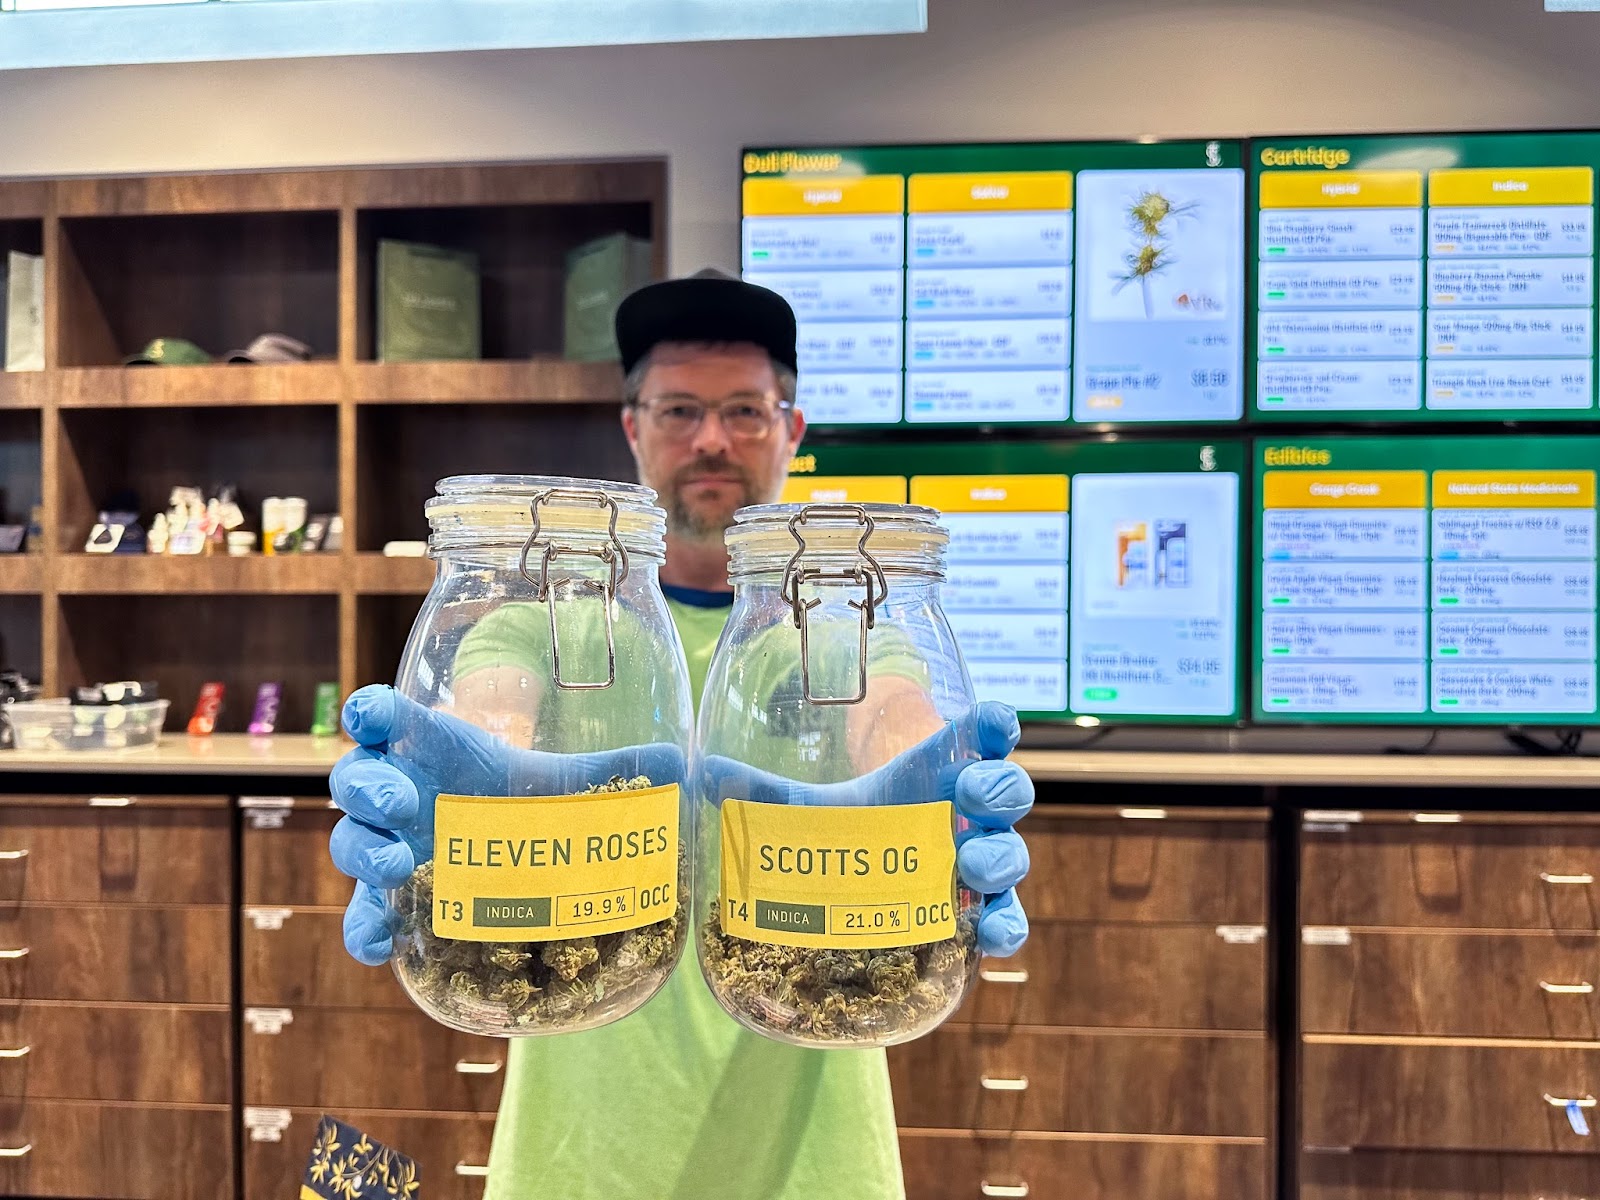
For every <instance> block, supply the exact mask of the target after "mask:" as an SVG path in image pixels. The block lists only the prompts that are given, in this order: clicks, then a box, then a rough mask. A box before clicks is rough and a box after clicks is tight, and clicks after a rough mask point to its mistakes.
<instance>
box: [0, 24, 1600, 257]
mask: <svg viewBox="0 0 1600 1200" xmlns="http://www.w3.org/2000/svg"><path fill="white" fill-rule="evenodd" d="M1542 7H1543V5H1542V0H1235V2H1233V3H1228V2H1226V0H930V3H929V8H930V18H929V26H930V28H929V32H928V33H927V34H925V35H922V36H917V37H895V38H867V39H855V40H851V41H841V42H826V41H808V42H767V43H741V44H703V45H692V46H657V47H626V48H617V49H594V50H558V51H532V52H526V53H493V54H481V55H464V54H462V55H430V56H403V57H392V58H364V59H342V60H341V59H326V60H304V61H297V62H288V63H242V64H241V63H233V64H227V65H221V66H208V65H201V66H174V67H128V68H99V69H85V70H70V71H21V72H11V73H4V74H0V174H5V175H35V174H37V175H56V174H68V173H77V172H117V171H130V172H148V171H161V170H193V169H212V168H229V167H277V166H298V165H336V164H344V163H405V162H430V161H467V160H493V159H515V158H544V157H569V156H583V155H610V154H634V153H639V154H667V155H669V156H670V157H671V160H672V170H673V190H672V204H673V209H672V238H673V267H674V270H676V271H680V272H681V271H688V270H692V269H694V268H695V267H697V266H700V265H702V264H704V263H707V262H714V263H719V264H721V265H724V266H728V267H732V266H734V265H736V260H737V246H738V236H737V227H736V212H737V178H738V174H737V172H738V161H737V160H738V155H737V151H738V148H739V147H740V146H741V145H744V144H748V143H761V142H779V143H781V142H790V141H793V142H801V141H805V142H816V141H835V142H841V143H851V142H859V141H869V142H870V141H905V140H917V139H927V140H954V139H1005V138H1019V139H1031V138H1051V137H1058V138H1073V137H1124V136H1135V135H1139V134H1145V133H1152V134H1164V135H1195V136H1229V135H1237V134H1243V133H1250V132H1283V133H1290V132H1298V131H1304V132H1315V131H1319V130H1322V131H1345V132H1356V131H1361V130H1368V129H1427V128H1445V129H1449V128H1480V127H1482V128H1494V127H1508V128H1529V127H1572V126H1578V127H1581V126H1584V125H1589V126H1592V127H1596V128H1600V87H1597V86H1596V79H1597V77H1600V72H1597V69H1596V68H1597V64H1600V15H1590V16H1584V15H1560V16H1554V15H1546V14H1545V13H1544V12H1542Z"/></svg>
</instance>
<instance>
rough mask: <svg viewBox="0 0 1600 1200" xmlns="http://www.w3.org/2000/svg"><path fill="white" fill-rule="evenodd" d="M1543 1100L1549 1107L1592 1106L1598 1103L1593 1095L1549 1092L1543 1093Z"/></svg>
mask: <svg viewBox="0 0 1600 1200" xmlns="http://www.w3.org/2000/svg"><path fill="white" fill-rule="evenodd" d="M1544 1102H1545V1103H1546V1104H1548V1105H1549V1106H1550V1107H1551V1108H1594V1107H1595V1106H1596V1105H1600V1100H1596V1099H1595V1098H1594V1097H1593V1096H1578V1097H1573V1096H1552V1095H1551V1094H1550V1093H1549V1092H1546V1093H1545V1094H1544Z"/></svg>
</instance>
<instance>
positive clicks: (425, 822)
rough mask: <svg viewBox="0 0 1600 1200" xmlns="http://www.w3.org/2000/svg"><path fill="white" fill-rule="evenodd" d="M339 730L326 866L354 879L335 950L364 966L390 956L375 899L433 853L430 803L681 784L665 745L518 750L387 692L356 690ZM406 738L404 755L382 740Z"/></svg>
mask: <svg viewBox="0 0 1600 1200" xmlns="http://www.w3.org/2000/svg"><path fill="white" fill-rule="evenodd" d="M343 719H344V727H345V732H347V733H348V734H349V735H350V736H351V737H353V738H354V739H355V740H356V743H357V745H356V748H355V749H354V750H352V751H350V752H349V753H348V754H346V755H345V756H344V757H343V758H341V759H340V760H339V761H338V762H337V763H336V764H334V768H333V772H332V774H331V775H330V776H329V779H328V788H329V791H330V792H331V793H332V795H333V800H334V803H335V804H337V805H338V806H339V807H340V808H341V809H343V810H344V811H345V813H347V814H348V815H347V816H345V817H343V818H342V819H341V820H340V821H339V823H338V824H337V825H335V826H334V827H333V836H332V837H331V838H329V841H328V849H329V851H330V852H331V854H332V855H333V864H334V866H336V867H338V868H339V870H341V871H343V872H344V873H345V874H346V875H350V876H352V877H354V878H355V879H356V881H357V882H356V889H355V895H353V896H352V897H351V898H350V904H349V907H347V908H346V909H345V914H344V944H345V949H346V950H348V951H349V952H350V954H351V956H352V957H353V958H355V959H357V960H359V961H360V962H363V963H366V964H367V965H369V966H377V965H378V964H380V963H383V962H387V961H388V959H389V956H390V955H391V954H392V953H393V952H394V942H393V938H394V926H393V914H392V913H391V912H390V911H389V909H388V908H387V906H386V905H385V903H384V893H385V892H386V891H387V890H389V889H391V888H397V887H399V886H400V885H401V884H402V883H404V882H405V881H406V880H407V879H409V878H410V877H411V873H412V872H413V871H414V870H416V868H417V863H418V862H419V861H421V862H426V861H427V860H428V859H429V858H431V857H432V856H433V802H434V799H435V798H436V797H437V796H438V795H439V793H440V792H451V793H454V794H457V795H463V796H563V795H569V794H571V793H573V792H579V791H582V790H583V789H584V788H586V787H589V786H590V785H592V784H597V783H604V782H606V781H607V780H608V779H610V778H611V777H612V776H613V775H622V776H626V777H629V778H631V777H633V776H636V775H647V776H649V778H650V780H651V781H652V782H653V783H656V784H667V783H679V782H681V781H682V780H683V777H684V757H683V751H682V750H681V749H679V748H678V747H677V746H674V745H671V744H653V745H647V746H630V747H627V748H625V749H621V750H608V751H605V752H603V753H596V754H551V753H548V752H546V751H541V750H518V749H515V748H513V747H511V746H508V745H506V744H505V743H504V742H502V741H500V740H499V739H498V738H496V737H495V736H494V735H493V734H490V733H487V732H485V731H484V730H482V729H479V728H478V727H477V726H476V725H473V724H471V723H469V722H467V721H463V720H461V719H460V718H458V717H453V716H450V715H449V714H447V713H440V712H434V711H433V710H431V709H429V708H426V707H424V706H423V705H420V704H418V703H417V702H416V701H414V700H408V699H406V698H405V697H404V696H402V695H400V694H399V693H398V692H396V691H395V690H394V689H393V688H391V687H387V686H380V685H374V686H371V687H364V688H362V689H361V690H360V691H358V692H356V693H355V694H354V695H352V696H351V697H350V699H349V700H347V701H345V706H344V718H343ZM395 738H403V739H404V740H405V751H406V753H405V757H404V758H400V757H398V756H396V755H394V754H392V753H391V748H390V742H391V741H392V740H393V739H395Z"/></svg>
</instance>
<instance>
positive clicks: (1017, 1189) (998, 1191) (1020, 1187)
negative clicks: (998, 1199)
mask: <svg viewBox="0 0 1600 1200" xmlns="http://www.w3.org/2000/svg"><path fill="white" fill-rule="evenodd" d="M978 1190H979V1191H980V1192H982V1193H983V1194H984V1195H985V1196H1015V1197H1018V1198H1019V1200H1020V1197H1023V1196H1026V1195H1027V1194H1028V1185H1027V1184H1025V1183H990V1182H989V1181H988V1180H987V1179H985V1180H983V1181H982V1182H981V1183H979V1184H978Z"/></svg>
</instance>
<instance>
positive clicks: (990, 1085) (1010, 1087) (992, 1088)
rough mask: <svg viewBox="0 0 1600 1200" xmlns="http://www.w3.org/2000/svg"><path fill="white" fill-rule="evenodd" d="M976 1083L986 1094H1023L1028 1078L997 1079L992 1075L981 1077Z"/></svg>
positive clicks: (1021, 1076) (1022, 1076) (1020, 1076)
mask: <svg viewBox="0 0 1600 1200" xmlns="http://www.w3.org/2000/svg"><path fill="white" fill-rule="evenodd" d="M978 1083H979V1084H980V1085H981V1086H982V1087H983V1090H984V1091H986V1092H1025V1091H1027V1090H1028V1077H1027V1076H1026V1075H1019V1076H1017V1077H1016V1078H1015V1079H997V1078H996V1077H995V1076H993V1075H983V1076H980V1077H979V1078H978Z"/></svg>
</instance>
